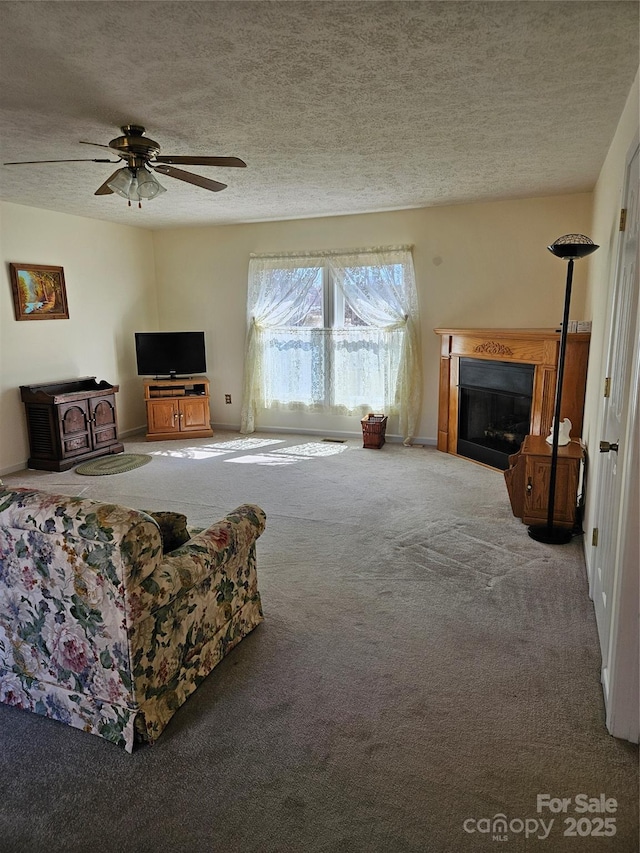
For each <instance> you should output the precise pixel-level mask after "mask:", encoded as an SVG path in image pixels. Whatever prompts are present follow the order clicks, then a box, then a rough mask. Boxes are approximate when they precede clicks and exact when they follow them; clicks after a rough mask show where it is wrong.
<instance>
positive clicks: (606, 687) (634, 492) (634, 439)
mask: <svg viewBox="0 0 640 853" xmlns="http://www.w3.org/2000/svg"><path fill="white" fill-rule="evenodd" d="M639 142H640V140H639V134H638V133H636V134H635V138H634V140H633V143H632V144H631V146H630V147H629V149H628V151H627V156H626V159H625V172H624V185H623V188H622V193H621V198H620V202H621V203H620V207H621V208H622V207H623V206H624V204H625V200H626V198H627V192H628V188H629V185H630V181H631V179H632V175H631V162H632V160H633V157H634V154H635V153H636V150H637V149H638V145H639ZM622 245H623V238H622V236H620V238H619V241H618V246H617V255H616V265H615V273H614V279H613V283H612V287H611V292H610V296H609V299H608V305H607V313H608V315H609V322H608V328H607V334H606V339H605V342H604V344H605V347H606V350H605V352H606V357H605V359H604V360H603V364H602V371H601V373H602V375H601V377H600V378H601V386H600V387H603V384H604V379H605V376H606V375H608V374H609V369H610V364H609V360H610V353H611V337H612V322H613V319H612V318H613V312H614V307H615V300H616V297H617V295H618V293H619V289H618V279H619V276H620V272H621V261H622ZM636 274H637V268H636ZM636 284H637V282H636ZM632 322H633V323H634V325H635V331H634V336H633V338H632V340H634V341H635V344H634V346H633V349H632V351H631V352H630V353H629V354H628V356H627V359H626V360H625V364H623V365H620V366H617V367H616V369H622V370H629V373H630V383H629V400H628V409H627V414H626V420H625V423H624V427H623V428H624V436H625V439H626V440H625V441H624V453H623V456H622V459H621V460H620V462H621V465H620V469H621V470H620V504H619V513H618V518H617V519H616V521H615V525H614V526H615V528H616V529H615V531H614V535H615V536H616V538H617V546H616V550H615V558H614V566H613V588H612V601H611V621H610V625H609V631H608V646H609V648H608V654H607V659H606V660H603V661H602V670H601V676H602V687H603V693H604V701H605V709H606V725H607V729H608V730H609V732H610V733H611V734H612V735H614V736H615V737H619V738H624V739H625V740H629V741H632V742H634V743H638V740H639V736H640V719H639V716H640V714H639V708H638V686H639V684H638V682H639V676H638V643H639V625H638V619H639V607H638V601H639V599H638V595H639V580H638V574H639V561H640V553H639V552H640V544H639V541H638V527H637V519H638V517H639V512H640V506H639V504H640V499H639V497H638V476H637V472H638V467H639V463H640V453H639V450H638V443H639V442H640V434H639V433H640V412H639V406H640V402H639V394H640V391H639V389H638V385H639V383H640V339H639V338H640V303H639V304H638V306H637V311H636V316H635V318H634V319H633V321H632ZM605 405H606V404H604V403H603V404H602V405H601V407H600V411H599V416H598V427H597V429H598V433H597V438H598V439H599V438H601V437H602V436H603V434H604V433H603V430H604V423H605ZM621 438H622V436H621ZM592 458H593V457H592ZM597 458H598V456H597V455H596V459H597ZM600 470H601V469H600V466H599V465H598V466H597V475H596V477H595V483H594V486H595V490H594V492H593V494H594V500H597V496H596V494H597V489H598V480H599V473H600ZM597 520H598V517H597V514H596V515H595V516H594V522H595V523H596V524H597ZM585 545H586V542H585ZM585 556H588V555H585ZM587 565H590V561H589V560H587ZM593 570H594V564H591V567H590V576H589V587H590V594H592V586H593V575H592V574H591V572H592V571H593Z"/></svg>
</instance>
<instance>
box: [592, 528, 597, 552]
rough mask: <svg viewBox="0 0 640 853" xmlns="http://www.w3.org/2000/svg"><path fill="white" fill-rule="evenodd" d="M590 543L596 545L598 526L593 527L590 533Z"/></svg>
mask: <svg viewBox="0 0 640 853" xmlns="http://www.w3.org/2000/svg"><path fill="white" fill-rule="evenodd" d="M591 544H592V545H593V547H594V548H597V547H598V528H597V527H594V528H593V533H592V534H591Z"/></svg>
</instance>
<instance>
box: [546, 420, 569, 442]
mask: <svg viewBox="0 0 640 853" xmlns="http://www.w3.org/2000/svg"><path fill="white" fill-rule="evenodd" d="M554 423H555V420H554V421H552V422H551V432H550V433H549V435H548V436H547V442H548V443H549V444H553V424H554ZM571 426H572V424H571V421H570V420H569V418H565V419H564V420H563V421H560V427H559V428H558V444H559V445H563V444H569V442H570V441H571V436H570V435H569V433H570V432H571Z"/></svg>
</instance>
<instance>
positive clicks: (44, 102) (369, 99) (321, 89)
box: [0, 0, 639, 228]
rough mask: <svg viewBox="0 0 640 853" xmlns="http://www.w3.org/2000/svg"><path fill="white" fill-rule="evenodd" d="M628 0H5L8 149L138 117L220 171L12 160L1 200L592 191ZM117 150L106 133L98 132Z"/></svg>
mask: <svg viewBox="0 0 640 853" xmlns="http://www.w3.org/2000/svg"><path fill="white" fill-rule="evenodd" d="M638 10H639V6H638V3H637V2H610V0H604V2H580V0H569V2H544V0H540V1H538V0H533V2H511V0H502V2H487V3H485V2H477V0H474V2H456V0H448V2H429V0H424V2H376V0H365V2H350V0H349V2H339V1H338V2H317V1H316V0H301V2H300V0H291V2H269V0H263V1H262V2H243V0H234V2H185V0H183V1H182V2H132V1H131V0H129V2H101V1H100V0H98V2H30V0H29V2H0V109H1V112H0V133H1V136H0V146H1V147H0V160H2V161H6V160H38V159H61V158H73V157H94V156H95V157H101V156H103V152H101V151H100V149H98V148H91V147H88V146H85V145H79V144H78V140H80V139H85V140H90V141H93V142H100V143H104V144H106V143H107V142H108V141H109V140H110V139H112V138H113V137H115V136H118V135H119V134H120V131H119V126H120V125H122V124H126V123H139V124H142V125H144V126H145V127H146V128H147V133H148V135H149V136H150V137H151V138H152V139H155V140H156V141H158V142H159V143H160V144H161V146H162V153H163V154H195V155H210V154H219V155H233V156H238V157H241V158H242V159H244V160H245V161H246V162H247V164H248V168H247V169H223V168H207V167H202V166H201V167H193V168H192V167H183V168H186V169H191V171H194V172H198V173H200V174H202V175H206V176H208V177H211V178H215V179H216V180H221V181H223V182H224V183H227V184H228V189H226V190H224V191H223V192H220V193H210V192H207V191H205V190H203V189H200V188H198V187H194V186H191V185H188V184H184V183H182V182H179V181H176V180H174V179H171V178H168V177H165V176H159V179H160V182H161V183H162V184H163V185H164V186H165V187H166V188H167V192H166V193H165V194H164V195H162V196H160V197H159V198H157V199H154V200H153V201H149V202H146V203H143V208H142V210H137V209H136V208H132V209H128V208H127V204H126V201H125V200H124V199H122V198H120V197H119V196H115V195H113V196H103V197H96V196H94V195H93V192H94V191H95V190H96V189H97V187H98V186H99V185H100V184H101V183H102V182H103V181H104V180H105V179H106V178H107V177H108V176H109V175H110V174H111V173H112V172H113V171H114V170H115V169H116V168H117V166H112V165H109V164H97V163H61V164H57V165H54V164H50V165H39V166H0V198H2V199H3V200H5V201H13V202H17V203H20V204H26V205H31V206H35V207H41V208H46V209H51V210H58V211H64V212H67V213H72V214H77V215H80V216H88V217H94V218H97V219H106V220H111V221H113V222H121V223H128V224H135V225H140V226H143V227H156V228H157V227H166V226H174V225H182V224H184V225H204V224H208V223H235V222H246V221H256V220H268V219H287V218H296V217H312V216H325V215H335V214H343V213H361V212H369V211H381V210H393V209H397V208H410V207H426V206H430V205H435V204H438V205H441V204H452V203H458V202H469V201H475V200H480V199H499V198H513V197H523V196H537V195H552V194H557V193H565V192H581V191H587V190H590V189H591V188H592V187H593V185H594V183H595V181H596V179H597V176H598V173H599V170H600V167H601V165H602V162H603V160H604V157H605V155H606V152H607V149H608V147H609V144H610V142H611V139H612V136H613V133H614V131H615V128H616V124H617V121H618V119H619V117H620V113H621V111H622V108H623V106H624V102H625V99H626V97H627V95H628V92H629V89H630V87H631V84H632V82H633V78H634V75H635V73H636V71H637V68H638ZM105 153H106V152H105Z"/></svg>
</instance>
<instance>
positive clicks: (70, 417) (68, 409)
mask: <svg viewBox="0 0 640 853" xmlns="http://www.w3.org/2000/svg"><path fill="white" fill-rule="evenodd" d="M117 391H118V386H117V385H110V384H109V383H108V382H105V381H104V380H103V381H101V382H97V381H96V377H95V376H84V377H82V378H80V379H71V380H69V381H66V382H52V383H48V384H46V385H21V386H20V395H21V397H22V402H23V403H24V405H25V410H26V416H27V429H28V432H29V448H30V457H29V460H28V462H27V464H28V466H29V468H39V469H43V470H45V471H66V470H68V469H69V468H73V466H74V465H77V464H78V463H79V462H83V461H84V460H86V459H93V458H94V457H95V456H104V455H106V454H109V453H121V452H122V451H123V450H124V446H123V445H122V444H121V443H120V441H119V440H118V419H117V413H116V397H115V395H116V392H117Z"/></svg>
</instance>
